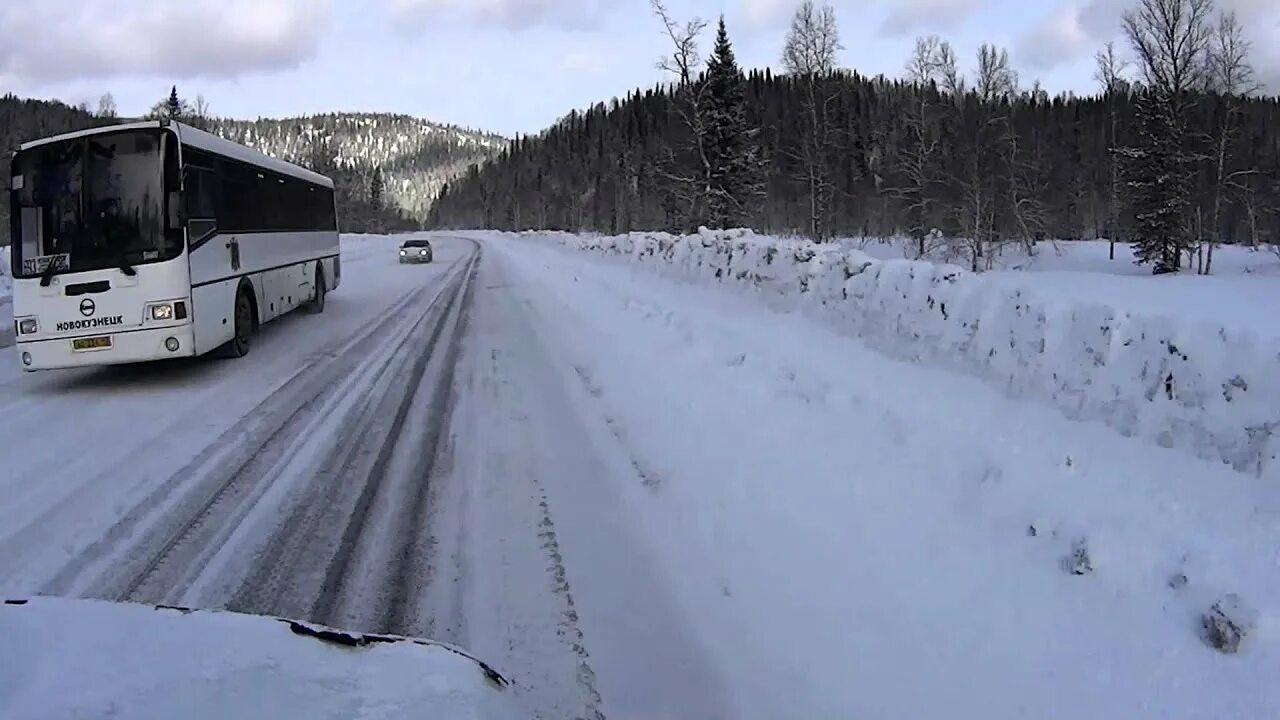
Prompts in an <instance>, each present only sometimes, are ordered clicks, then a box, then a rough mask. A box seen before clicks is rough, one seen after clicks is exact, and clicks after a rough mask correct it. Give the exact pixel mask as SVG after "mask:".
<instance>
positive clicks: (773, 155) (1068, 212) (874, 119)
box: [430, 71, 1280, 240]
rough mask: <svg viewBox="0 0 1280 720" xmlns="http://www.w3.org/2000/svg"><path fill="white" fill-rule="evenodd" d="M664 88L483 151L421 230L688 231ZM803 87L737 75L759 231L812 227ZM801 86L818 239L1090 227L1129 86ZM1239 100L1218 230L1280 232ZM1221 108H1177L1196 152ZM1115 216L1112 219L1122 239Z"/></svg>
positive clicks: (1264, 163)
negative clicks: (754, 155)
mask: <svg viewBox="0 0 1280 720" xmlns="http://www.w3.org/2000/svg"><path fill="white" fill-rule="evenodd" d="M677 92H678V91H674V90H672V89H668V88H656V89H652V90H648V91H645V92H636V93H633V94H631V95H628V96H627V97H626V98H625V99H624V100H621V101H615V102H613V103H611V104H609V105H607V106H606V105H603V104H601V105H597V106H595V107H593V108H591V109H589V110H587V111H586V112H576V113H573V114H571V115H570V116H569V117H568V118H566V119H565V120H563V121H561V122H560V123H558V124H557V125H556V126H555V127H553V128H551V129H550V130H548V131H546V132H544V133H543V134H541V135H538V136H536V137H527V138H521V139H518V140H517V141H515V142H513V144H512V145H511V147H510V149H509V150H508V151H505V152H504V153H503V154H502V155H501V156H500V157H499V158H498V159H497V160H496V161H494V162H492V163H491V164H489V165H487V166H484V167H483V168H481V169H479V170H476V171H472V172H470V173H469V174H468V175H467V176H466V177H465V178H463V179H462V180H460V181H457V182H455V183H453V184H451V185H450V186H449V188H448V193H447V194H446V195H445V196H443V197H442V198H441V199H440V201H439V202H438V204H437V206H436V207H435V208H434V210H433V213H432V216H431V220H430V223H431V224H432V225H434V226H440V227H492V228H499V229H527V228H552V229H570V230H594V231H600V232H608V233H619V232H626V231H629V230H633V229H659V228H662V229H670V230H687V229H690V228H689V226H690V225H692V224H695V223H696V218H691V217H690V215H689V213H688V212H687V210H686V208H687V205H688V203H687V202H686V201H685V198H684V197H683V195H684V194H685V193H686V192H687V182H686V179H687V178H689V177H690V176H695V175H696V168H693V167H691V164H693V163H695V162H696V159H694V158H691V155H692V153H690V152H689V151H688V149H687V146H688V145H689V138H690V132H689V130H688V128H687V126H686V124H685V122H684V119H683V118H684V116H683V115H682V113H681V111H682V109H683V107H684V106H683V105H682V100H681V99H680V98H679V95H677ZM809 93H810V86H809V84H808V81H807V80H806V79H804V78H797V77H793V76H789V75H774V74H772V73H771V72H769V71H753V72H751V73H749V74H747V76H746V83H745V95H746V102H745V115H746V120H747V123H746V124H747V126H748V127H749V128H750V129H751V130H752V131H753V132H754V133H755V138H756V140H757V141H758V143H759V146H760V147H759V149H760V151H761V160H762V161H763V163H762V164H763V168H762V175H763V177H762V181H763V190H764V192H763V193H761V194H760V195H759V197H758V198H756V200H755V201H753V202H752V203H751V204H750V205H749V206H748V208H747V216H746V219H745V220H746V224H748V225H750V226H752V227H754V228H756V229H758V230H764V231H769V232H776V233H785V232H791V231H798V232H804V233H808V231H809V230H810V229H811V226H812V225H813V222H812V221H813V211H814V206H813V205H812V204H811V202H810V200H811V195H812V193H810V192H809V190H810V187H811V178H810V177H809V173H808V170H809V166H810V164H811V163H808V162H807V161H806V158H809V157H812V155H813V153H811V152H809V151H808V149H807V147H806V139H808V138H812V127H813V123H811V122H806V118H807V112H806V107H807V105H806V98H807V97H809ZM813 96H814V97H817V98H818V99H819V100H821V103H819V104H820V105H821V107H823V108H824V109H826V110H827V111H828V112H829V117H828V118H826V119H825V120H824V123H823V124H824V125H826V124H829V127H830V133H829V137H827V138H826V139H825V141H824V142H822V143H821V144H820V149H819V150H818V151H817V152H818V154H820V155H821V157H820V158H818V159H820V160H821V161H822V163H825V167H823V170H824V171H825V174H826V176H827V177H828V179H829V182H830V185H831V187H830V188H829V190H827V195H828V196H829V205H830V208H829V212H826V211H822V210H821V209H820V210H819V211H820V212H824V214H827V215H828V216H829V219H828V221H827V222H828V224H829V225H830V227H828V228H826V230H827V233H828V234H837V235H863V234H868V235H880V236H884V235H892V234H897V233H904V234H920V233H929V232H931V231H932V230H933V229H934V228H936V229H938V230H939V231H940V232H941V233H943V234H945V235H958V234H963V233H965V232H968V231H969V229H970V228H971V227H972V226H973V224H974V215H975V213H976V214H978V215H987V216H989V217H990V223H989V224H990V230H991V231H992V232H994V233H1005V234H1008V235H1013V234H1018V233H1023V232H1027V231H1028V230H1029V232H1027V234H1029V235H1033V236H1035V235H1040V236H1046V237H1053V238H1063V239H1069V238H1077V237H1082V236H1087V237H1094V236H1095V234H1105V233H1106V231H1107V229H1108V222H1107V219H1108V207H1109V202H1110V198H1111V197H1112V195H1111V190H1112V187H1113V177H1112V175H1111V168H1112V162H1113V158H1114V153H1113V152H1112V149H1113V148H1118V147H1124V146H1126V145H1131V144H1134V143H1136V142H1137V137H1136V135H1137V133H1138V127H1139V124H1138V123H1137V122H1136V120H1135V97H1134V96H1133V95H1132V94H1130V93H1128V92H1118V93H1115V94H1114V95H1113V96H1111V97H1109V98H1107V99H1103V98H1101V97H1096V98H1079V97H1066V96H1064V97H1054V98H1050V97H1047V96H1046V95H1044V94H1043V93H1038V92H1023V93H1020V94H1016V95H1014V96H1013V97H1012V98H1008V99H1001V100H997V101H994V102H992V103H984V101H983V100H981V99H980V97H979V96H978V95H977V94H976V93H974V92H968V93H965V94H964V95H963V96H962V97H960V98H959V99H957V98H956V97H952V96H950V95H948V94H946V93H942V92H940V91H938V90H937V89H936V88H935V86H934V85H933V84H929V85H927V86H921V85H917V84H912V83H906V82H902V81H893V80H886V79H884V78H866V77H863V76H860V75H858V74H857V73H852V72H843V71H841V72H836V73H833V74H831V75H828V76H826V77H824V78H820V79H819V80H818V81H817V87H816V88H815V89H814V91H813ZM828 100H829V102H828ZM1238 102H1239V103H1240V104H1239V106H1238V110H1239V124H1238V130H1237V132H1236V134H1235V137H1234V138H1233V140H1232V143H1231V148H1230V153H1229V162H1228V167H1227V168H1226V170H1227V174H1233V173H1236V172H1240V173H1242V174H1240V175H1237V176H1236V177H1237V179H1238V181H1239V183H1238V184H1239V188H1234V192H1232V193H1230V194H1229V195H1228V196H1227V199H1228V202H1227V203H1226V207H1225V209H1224V226H1225V227H1226V230H1225V231H1224V232H1225V238H1226V239H1227V240H1231V239H1235V240H1243V239H1248V237H1249V236H1250V234H1251V227H1254V228H1256V230H1257V233H1258V235H1259V236H1260V237H1263V238H1265V239H1280V215H1278V214H1276V212H1274V209H1275V208H1280V186H1278V185H1277V182H1276V179H1277V177H1280V175H1278V174H1277V171H1278V170H1280V105H1278V104H1277V100H1276V99H1275V98H1267V99H1250V100H1247V101H1238ZM1112 109H1114V113H1115V115H1114V117H1115V128H1116V131H1117V132H1116V134H1115V136H1113V135H1112V133H1111V127H1112V122H1111V115H1110V112H1111V111H1112ZM1224 113H1225V104H1224V102H1223V99H1222V98H1221V97H1220V96H1211V95H1202V96H1199V97H1198V98H1197V99H1196V102H1194V103H1193V104H1192V111H1191V116H1190V117H1188V118H1186V120H1187V125H1188V126H1189V127H1190V128H1192V130H1193V132H1192V133H1191V136H1192V138H1193V143H1195V144H1197V146H1198V152H1199V153H1200V154H1201V155H1203V156H1206V157H1207V156H1208V155H1210V154H1211V152H1210V151H1211V150H1212V148H1211V147H1210V145H1211V144H1212V143H1211V142H1210V141H1209V138H1208V135H1209V131H1208V129H1209V128H1213V127H1215V126H1216V123H1217V122H1218V120H1219V119H1220V118H1221V117H1222V116H1223V115H1224ZM1004 128H1011V130H1012V132H1011V133H1005V132H1003V130H1004ZM1194 149H1197V148H1193V150H1194ZM1212 174H1213V173H1212V172H1211V168H1210V167H1209V166H1208V164H1206V165H1205V167H1204V169H1203V171H1202V172H1201V173H1200V174H1199V175H1198V176H1197V177H1196V179H1195V196H1194V200H1195V202H1196V204H1197V206H1199V207H1205V208H1207V207H1208V205H1209V204H1210V203H1211V191H1212V188H1213V182H1212V180H1213V178H1212ZM818 194H821V193H818ZM1019 216H1021V217H1019ZM1205 216H1206V217H1207V213H1205ZM1251 219H1252V221H1253V223H1252V226H1251ZM1127 222H1130V221H1129V220H1126V219H1125V218H1124V216H1123V215H1122V216H1121V218H1120V224H1121V227H1120V228H1118V231H1119V232H1120V233H1121V234H1123V233H1125V232H1126V227H1125V224H1126V223H1127Z"/></svg>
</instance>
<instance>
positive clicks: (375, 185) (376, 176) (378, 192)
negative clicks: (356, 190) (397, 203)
mask: <svg viewBox="0 0 1280 720" xmlns="http://www.w3.org/2000/svg"><path fill="white" fill-rule="evenodd" d="M382 190H383V180H382V168H381V167H375V168H374V169H373V177H371V178H370V179H369V202H371V203H372V204H373V206H374V207H375V208H377V209H382Z"/></svg>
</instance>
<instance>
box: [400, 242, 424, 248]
mask: <svg viewBox="0 0 1280 720" xmlns="http://www.w3.org/2000/svg"><path fill="white" fill-rule="evenodd" d="M400 247H406V248H426V247H431V243H429V242H427V241H426V240H406V241H405V243H404V245H401V246H400Z"/></svg>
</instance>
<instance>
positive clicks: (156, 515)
mask: <svg viewBox="0 0 1280 720" xmlns="http://www.w3.org/2000/svg"><path fill="white" fill-rule="evenodd" d="M425 293H426V290H425V289H421V290H413V291H410V292H408V293H406V294H405V295H403V296H401V298H400V299H398V300H397V301H396V303H395V304H393V306H392V307H391V309H390V314H389V315H388V318H387V319H386V320H383V321H381V322H379V323H378V324H376V325H374V326H372V327H369V328H366V329H364V330H362V331H360V332H358V333H357V334H355V335H352V336H348V337H347V338H345V339H344V340H342V341H340V342H338V343H335V344H334V345H332V346H330V349H328V350H325V351H321V352H319V353H317V354H315V355H314V356H313V357H312V358H311V359H310V360H308V361H307V362H306V364H304V365H303V366H302V367H301V368H300V369H299V370H298V371H297V372H295V373H294V374H293V375H292V376H291V377H290V378H289V379H288V380H286V381H285V382H284V383H283V384H282V385H281V386H280V387H279V388H278V389H277V390H276V391H275V392H274V393H272V394H271V395H270V396H269V397H267V398H266V399H264V400H263V401H262V402H261V403H259V404H258V405H257V406H255V407H254V408H253V410H251V411H250V412H248V413H246V414H245V416H244V417H242V418H241V419H240V420H239V421H237V422H236V423H235V424H234V425H232V426H231V427H230V428H228V429H227V430H225V431H223V432H222V433H221V434H220V435H219V436H218V437H217V438H216V439H215V440H214V441H213V442H212V443H211V444H210V445H208V446H207V447H206V448H205V449H204V450H202V451H201V452H200V454H199V455H197V456H196V457H195V458H194V459H193V460H192V461H191V462H189V463H187V465H185V466H183V467H182V468H181V469H180V470H178V471H177V472H175V473H173V474H172V476H171V477H170V480H169V481H168V482H163V483H159V484H158V485H157V487H156V489H155V490H154V491H152V492H151V493H150V494H148V495H147V496H146V497H145V498H144V499H143V500H142V501H141V502H139V503H138V504H137V505H135V506H134V507H133V508H132V509H131V510H130V511H129V512H128V513H126V514H125V515H124V516H123V517H121V518H120V519H119V520H118V521H117V522H115V523H114V524H113V525H112V526H111V528H110V529H109V530H108V531H107V532H106V533H105V534H104V535H103V537H102V538H101V539H99V540H98V541H96V542H95V543H93V544H92V545H90V546H89V547H87V548H86V549H85V550H84V551H82V552H81V553H79V554H78V555H77V556H76V557H75V558H73V559H72V560H71V562H69V563H68V564H67V565H66V566H64V567H63V568H62V569H61V570H60V571H59V572H58V574H57V575H56V576H55V577H54V578H53V580H52V581H50V582H49V583H48V585H47V586H46V587H45V588H44V589H43V592H46V593H49V594H58V595H68V594H82V593H86V592H87V593H89V594H90V595H92V596H100V597H105V598H111V599H114V598H118V597H121V596H122V595H125V594H128V593H126V592H125V591H126V590H127V589H128V587H129V586H130V585H132V584H133V580H129V581H124V580H117V581H116V582H114V583H103V582H98V583H96V584H95V583H93V582H92V581H89V582H90V584H89V585H88V586H87V587H86V586H85V585H84V583H85V582H86V578H88V577H89V576H92V575H94V574H102V573H104V572H105V573H108V574H111V569H110V566H111V565H112V564H113V563H114V561H115V560H116V559H117V558H118V557H120V556H122V555H124V554H126V553H128V554H131V555H133V554H136V548H145V547H147V546H148V539H150V540H151V542H153V543H154V542H155V541H156V537H155V536H157V535H163V536H164V537H165V538H166V539H165V540H163V541H160V543H159V544H161V545H168V544H169V543H170V542H171V541H173V540H174V539H175V538H177V539H180V537H178V536H180V535H182V534H185V533H189V532H190V531H191V530H192V529H194V526H195V524H196V523H197V522H198V521H199V520H200V519H201V517H203V516H205V515H208V514H210V513H211V512H212V510H213V507H214V506H216V505H218V504H220V503H223V502H225V501H226V500H227V499H228V494H232V495H234V494H235V493H234V492H233V491H234V490H235V489H236V488H237V487H239V486H240V481H241V480H243V478H244V477H246V476H248V477H253V475H254V474H253V472H252V471H253V470H254V469H255V466H256V465H259V464H261V462H262V460H263V459H264V458H265V457H267V456H268V455H269V453H268V452H266V451H267V450H269V449H270V447H272V446H273V445H279V444H280V441H281V440H288V439H292V438H295V437H296V436H297V434H298V433H299V432H300V431H301V429H302V427H300V426H301V425H302V423H299V422H298V420H299V419H300V418H303V417H308V418H309V417H312V416H314V415H315V414H316V413H317V412H318V410H319V409H320V407H321V406H322V405H323V403H324V401H326V400H328V399H329V398H330V397H331V396H332V395H333V393H334V392H335V391H336V389H337V387H338V385H337V384H336V383H335V382H334V381H335V379H336V378H338V377H341V375H342V374H343V373H346V372H348V371H349V370H350V369H351V368H353V367H354V366H355V365H357V364H358V363H359V362H361V360H362V359H363V358H364V357H365V356H366V355H367V353H368V350H367V348H366V346H365V343H366V341H367V340H368V339H369V338H370V337H373V336H376V334H377V333H379V332H383V331H385V330H386V329H387V328H388V327H389V326H391V325H393V324H394V321H395V317H396V314H398V313H399V312H401V311H402V310H403V309H404V308H406V307H409V306H411V305H412V304H413V303H414V302H415V301H416V300H418V299H420V298H421V297H422V296H423V295H424V294H425ZM282 436H283V437H282ZM118 471H119V467H116V466H113V467H111V468H108V469H107V470H105V471H104V472H103V473H101V474H100V475H101V478H99V479H103V478H106V477H108V476H110V475H111V474H113V473H116V472H118ZM260 474H261V473H259V475H260ZM192 505H198V506H200V508H201V509H202V510H203V512H197V513H195V514H194V515H192V514H191V512H190V510H191V509H192V508H191V507H190V506H192ZM184 506H186V507H185V508H184ZM58 511H61V508H55V509H54V512H58ZM175 513H176V515H177V516H181V519H180V520H179V519H175V517H174V515H175ZM42 520H47V518H42ZM166 520H167V522H166ZM39 522H40V520H37V521H36V522H33V523H32V526H33V527H38V523H39ZM165 528H168V529H167V530H165ZM17 536H18V537H22V538H24V542H25V543H26V545H27V546H32V545H35V543H31V542H30V541H29V534H28V533H26V532H22V533H18V534H17ZM148 557H150V555H148ZM148 564H149V563H148ZM152 569H154V568H152ZM140 572H141V570H140V569H135V570H134V572H133V573H132V574H131V575H130V577H131V578H136V577H137V575H138V574H140ZM116 574H118V573H116ZM135 589H136V588H135Z"/></svg>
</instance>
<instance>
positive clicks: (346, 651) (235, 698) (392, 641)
mask: <svg viewBox="0 0 1280 720" xmlns="http://www.w3.org/2000/svg"><path fill="white" fill-rule="evenodd" d="M0 645H3V648H4V650H3V652H0V718H5V720H54V719H55V718H57V719H61V718H107V717H110V718H119V719H121V720H124V719H128V720H135V719H137V720H172V718H183V719H184V720H205V719H212V718H236V719H237V720H258V719H261V720H292V719H294V718H298V719H304V718H305V719H306V720H324V719H328V718H334V719H337V718H361V719H362V720H373V719H374V718H377V719H379V720H409V719H410V718H412V719H414V720H419V719H424V718H450V719H453V718H475V719H477V720H478V719H481V718H483V719H485V720H487V719H489V718H500V719H504V720H505V719H507V718H512V719H514V718H518V717H521V715H520V713H518V712H516V710H515V705H514V699H513V698H512V697H511V689H510V687H509V684H508V682H507V681H506V680H505V679H504V678H503V677H502V676H501V675H499V674H498V673H497V672H495V671H494V670H493V669H492V668H489V667H488V666H487V665H485V664H484V663H482V662H480V661H478V660H476V659H475V658H472V657H470V656H469V655H467V654H465V653H463V652H462V651H460V650H457V649H455V648H452V647H450V646H447V645H442V644H439V643H432V642H427V641H424V640H410V639H405V638H394V637H387V636H373V635H355V634H347V633H341V632H337V631H332V630H328V629H325V628H318V627H312V626H307V625H304V624H301V623H294V622H289V621H284V620H277V619H274V618H266V617H257V616H249V615H238V614H234V613H227V612H205V611H189V610H184V609H179V608H166V607H152V606H149V605H125V604H114V603H106V602H97V601H91V600H64V599H53V598H34V599H32V600H30V601H22V600H17V601H15V600H10V601H6V602H5V603H3V604H0Z"/></svg>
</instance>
